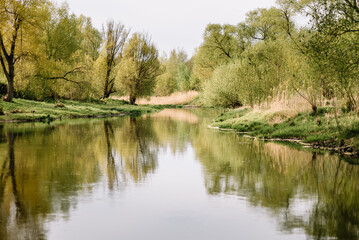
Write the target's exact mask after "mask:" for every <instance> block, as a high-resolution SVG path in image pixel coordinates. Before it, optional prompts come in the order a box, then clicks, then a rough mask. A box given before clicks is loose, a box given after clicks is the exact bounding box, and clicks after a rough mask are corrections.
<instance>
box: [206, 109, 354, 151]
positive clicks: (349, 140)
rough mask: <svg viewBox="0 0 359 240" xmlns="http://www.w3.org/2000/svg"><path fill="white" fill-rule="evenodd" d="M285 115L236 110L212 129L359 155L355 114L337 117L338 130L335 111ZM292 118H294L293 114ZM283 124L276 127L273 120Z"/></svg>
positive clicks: (218, 120) (227, 114)
mask: <svg viewBox="0 0 359 240" xmlns="http://www.w3.org/2000/svg"><path fill="white" fill-rule="evenodd" d="M285 115H286V114H285V112H280V111H279V112H274V113H268V112H261V111H252V110H249V109H240V110H233V111H229V112H226V113H222V114H221V115H219V116H218V117H217V118H216V119H215V120H214V122H213V126H215V127H219V128H229V129H234V130H236V131H238V132H246V133H247V134H249V135H252V136H257V137H260V138H264V139H270V138H279V139H299V140H302V141H303V142H306V143H310V144H312V145H313V146H321V147H328V148H334V147H339V146H340V147H343V146H345V147H348V151H353V152H356V153H358V152H359V118H358V116H357V115H356V114H355V113H342V114H341V115H340V116H338V121H339V123H340V127H341V131H340V130H339V129H338V127H337V124H336V121H335V116H334V111H333V109H332V108H320V109H318V113H317V114H315V115H314V114H313V113H310V112H305V113H298V114H296V115H295V116H290V115H288V116H285ZM292 115H293V114H292ZM278 116H280V119H282V121H279V122H278V123H273V119H274V117H278Z"/></svg>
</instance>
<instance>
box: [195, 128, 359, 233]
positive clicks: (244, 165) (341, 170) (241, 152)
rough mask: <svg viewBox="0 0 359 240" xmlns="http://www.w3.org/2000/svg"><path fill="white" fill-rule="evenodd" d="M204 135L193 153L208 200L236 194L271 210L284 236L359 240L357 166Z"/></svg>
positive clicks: (224, 136)
mask: <svg viewBox="0 0 359 240" xmlns="http://www.w3.org/2000/svg"><path fill="white" fill-rule="evenodd" d="M202 133H205V134H206V135H205V136H203V135H202V136H201V137H200V139H196V140H195V149H196V152H197V156H198V158H199V159H200V161H201V163H202V165H203V166H204V168H205V171H206V175H205V184H206V188H207V191H208V193H209V194H219V193H224V194H236V195H240V196H244V197H246V198H247V199H248V201H249V202H250V203H251V204H253V205H254V206H261V207H266V208H268V209H270V212H271V214H272V215H273V216H275V217H276V219H277V220H278V222H279V223H280V226H281V230H282V231H283V232H292V231H293V230H294V229H296V228H300V229H303V230H304V231H305V232H306V233H307V234H308V235H309V236H313V237H314V238H316V239H321V238H327V237H335V238H339V239H358V237H359V205H358V203H359V196H358V194H357V192H359V185H358V184H357V179H358V178H359V169H358V167H357V166H354V165H350V164H348V163H346V162H343V161H342V160H339V159H338V157H336V156H333V155H328V154H325V155H322V154H317V153H310V152H303V151H299V150H295V149H293V148H289V147H286V146H281V145H278V144H273V143H263V142H257V141H252V140H248V139H244V138H241V137H234V136H232V137H231V135H228V134H225V133H223V134H217V136H216V137H214V138H212V137H210V135H212V133H210V132H206V131H204V132H202ZM230 138H232V140H230ZM201 139H206V141H204V142H203V141H202V140H201ZM223 152H225V153H226V155H223Z"/></svg>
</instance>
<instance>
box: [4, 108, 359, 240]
mask: <svg viewBox="0 0 359 240" xmlns="http://www.w3.org/2000/svg"><path fill="white" fill-rule="evenodd" d="M217 113H218V112H217V111H214V110H200V109H193V110H164V111H162V112H159V113H156V114H151V115H147V116H141V117H120V118H111V119H92V120H83V119H79V120H71V121H64V122H54V123H51V124H45V123H26V124H5V125H2V126H0V128H1V129H0V130H1V133H2V134H1V136H0V239H4V240H7V239H51V240H53V239H56V240H70V239H75V240H78V239H85V240H89V239H96V240H97V239H104V240H105V239H106V240H107V239H124V240H144V239H147V240H162V239H163V240H202V239H203V240H221V239H226V240H232V239H233V240H234V239H328V238H329V239H358V237H359V194H358V193H359V167H358V166H356V165H352V164H349V163H347V162H346V161H344V160H342V159H340V158H339V157H338V156H336V155H330V154H316V153H312V152H310V151H304V150H298V149H296V148H293V147H288V146H285V145H280V144H276V143H265V142H260V141H256V140H251V139H247V138H243V137H240V136H237V135H236V134H233V133H228V132H219V131H216V130H213V129H209V128H208V125H209V123H210V121H211V119H213V117H215V116H216V114H217Z"/></svg>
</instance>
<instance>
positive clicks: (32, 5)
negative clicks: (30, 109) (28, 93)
mask: <svg viewBox="0 0 359 240" xmlns="http://www.w3.org/2000/svg"><path fill="white" fill-rule="evenodd" d="M44 3H45V1H44V0H12V1H7V0H1V1H0V22H1V25H0V63H1V67H2V70H3V72H4V75H5V76H6V79H7V83H8V89H7V94H6V95H5V97H4V100H6V101H12V99H13V97H14V79H15V74H16V71H15V66H16V63H17V62H18V61H19V60H20V59H21V58H22V57H23V56H24V55H26V53H25V52H24V51H23V49H22V47H21V45H22V40H23V30H24V31H26V30H27V29H28V28H33V27H34V25H36V24H35V22H36V21H37V20H38V19H39V15H41V14H39V11H41V7H42V6H44ZM19 45H20V46H19ZM19 47H20V49H19Z"/></svg>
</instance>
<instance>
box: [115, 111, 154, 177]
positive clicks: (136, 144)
mask: <svg viewBox="0 0 359 240" xmlns="http://www.w3.org/2000/svg"><path fill="white" fill-rule="evenodd" d="M121 139H122V140H123V144H122V146H121V149H120V151H119V154H120V156H121V162H122V163H123V165H124V168H125V169H126V172H127V173H129V174H130V175H131V176H132V178H133V180H134V181H135V182H138V181H140V180H143V179H144V178H145V177H146V175H147V174H148V173H151V172H154V171H155V170H156V168H157V164H158V163H157V155H158V148H159V145H158V142H157V137H156V135H155V133H154V132H153V130H152V126H151V121H150V120H149V119H146V118H135V117H131V118H127V119H126V124H125V125H124V128H123V131H122V132H121Z"/></svg>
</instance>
